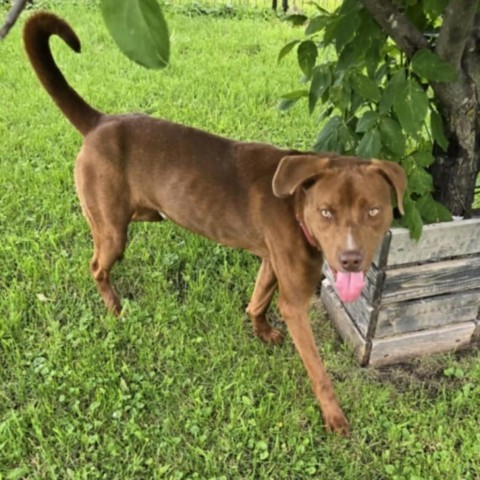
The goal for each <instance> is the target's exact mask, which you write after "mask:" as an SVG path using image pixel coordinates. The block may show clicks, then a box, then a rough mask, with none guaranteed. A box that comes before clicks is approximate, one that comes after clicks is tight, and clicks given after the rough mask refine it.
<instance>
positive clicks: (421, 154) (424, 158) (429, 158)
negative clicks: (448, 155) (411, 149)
mask: <svg viewBox="0 0 480 480" xmlns="http://www.w3.org/2000/svg"><path fill="white" fill-rule="evenodd" d="M411 158H413V160H414V162H415V165H416V166H417V167H422V168H428V167H429V166H430V165H431V164H432V163H433V162H434V161H435V158H434V156H433V155H432V152H431V151H428V152H427V151H425V150H419V151H418V152H415V153H414V154H412V155H411Z"/></svg>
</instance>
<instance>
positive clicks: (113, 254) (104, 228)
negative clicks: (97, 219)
mask: <svg viewBox="0 0 480 480" xmlns="http://www.w3.org/2000/svg"><path fill="white" fill-rule="evenodd" d="M92 235H93V242H94V253H93V258H92V260H91V262H90V271H91V272H92V275H93V278H94V279H95V283H96V284H97V288H98V291H99V292H100V294H101V296H102V298H103V301H104V302H105V305H106V307H107V308H108V309H109V310H110V311H111V312H113V313H114V314H115V315H120V312H121V310H122V307H121V304H120V300H119V298H118V296H117V294H116V293H115V290H114V288H113V286H112V284H111V282H110V272H111V270H112V268H113V266H114V265H115V263H116V262H117V261H118V260H121V259H122V257H123V252H124V251H125V246H126V244H127V225H122V226H119V225H112V224H110V225H101V226H99V225H98V224H97V225H95V227H94V228H92Z"/></svg>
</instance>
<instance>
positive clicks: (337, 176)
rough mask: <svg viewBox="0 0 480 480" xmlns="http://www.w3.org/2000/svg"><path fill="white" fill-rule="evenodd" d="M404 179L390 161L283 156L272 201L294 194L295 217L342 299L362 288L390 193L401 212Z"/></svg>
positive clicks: (387, 217) (385, 221)
mask: <svg viewBox="0 0 480 480" xmlns="http://www.w3.org/2000/svg"><path fill="white" fill-rule="evenodd" d="M406 188H407V180H406V176H405V172H404V171H403V169H402V168H401V167H400V166H399V165H397V164H396V163H393V162H387V161H383V160H362V159H360V158H357V157H341V156H336V155H333V154H326V155H318V156H315V155H292V156H287V157H284V158H283V159H282V160H281V162H280V164H279V166H278V168H277V171H276V173H275V176H274V178H273V193H274V194H275V195H276V196H277V197H286V196H289V195H293V194H295V195H296V197H297V217H298V221H299V223H300V225H301V227H302V228H303V229H304V232H305V235H306V236H307V238H309V241H310V242H311V243H313V244H315V245H316V246H317V247H318V248H319V249H320V250H321V251H322V252H323V255H324V258H325V260H326V261H327V263H328V265H329V266H330V268H331V270H332V271H333V273H334V275H335V286H336V288H337V291H338V293H339V295H340V297H341V298H342V300H344V301H347V302H348V301H354V300H356V299H357V298H358V297H359V296H360V293H361V291H362V289H363V286H364V277H365V273H366V272H367V271H368V269H369V268H370V264H371V262H372V257H373V255H374V253H375V250H376V249H377V247H378V245H379V244H380V242H381V240H382V238H383V236H384V235H385V233H386V232H387V231H388V229H389V227H390V224H391V222H392V218H393V213H392V210H393V209H392V192H393V193H394V194H395V196H396V202H397V206H398V209H399V211H400V213H402V214H403V196H404V194H405V191H406Z"/></svg>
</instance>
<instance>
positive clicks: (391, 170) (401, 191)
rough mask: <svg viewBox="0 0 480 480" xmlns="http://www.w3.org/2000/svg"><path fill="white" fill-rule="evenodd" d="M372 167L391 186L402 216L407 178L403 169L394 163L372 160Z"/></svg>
mask: <svg viewBox="0 0 480 480" xmlns="http://www.w3.org/2000/svg"><path fill="white" fill-rule="evenodd" d="M372 166H373V168H375V169H376V170H378V171H379V173H380V174H381V175H383V176H384V177H385V178H386V179H387V181H388V182H389V183H390V185H392V187H393V188H394V190H395V194H396V195H397V207H398V210H399V211H400V213H401V214H402V215H403V214H404V213H405V210H404V208H403V196H404V195H405V192H406V191H407V176H406V175H405V171H404V170H403V168H402V167H401V166H400V165H399V164H398V163H395V162H387V161H386V160H377V159H372Z"/></svg>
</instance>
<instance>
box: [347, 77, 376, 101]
mask: <svg viewBox="0 0 480 480" xmlns="http://www.w3.org/2000/svg"><path fill="white" fill-rule="evenodd" d="M352 87H353V89H354V90H355V92H356V93H358V95H360V96H361V97H362V98H364V99H365V100H371V101H373V102H378V101H379V100H380V98H381V94H380V89H379V88H378V85H377V84H376V83H375V82H374V81H373V80H372V79H371V78H368V77H367V76H366V75H362V74H360V73H357V74H356V75H353V76H352Z"/></svg>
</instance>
